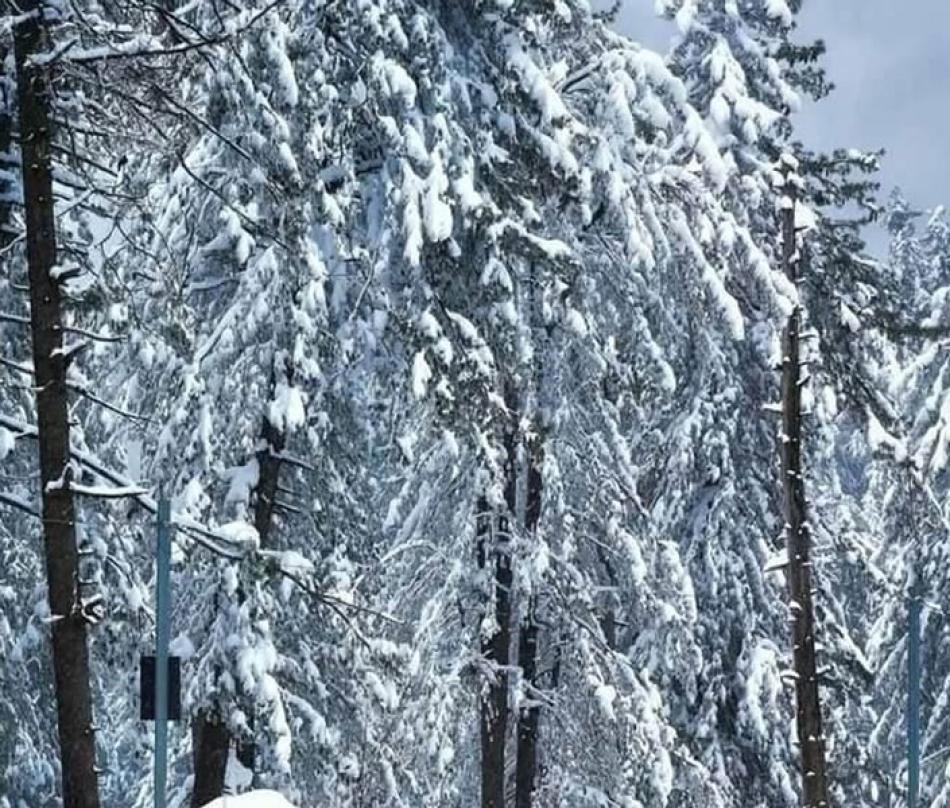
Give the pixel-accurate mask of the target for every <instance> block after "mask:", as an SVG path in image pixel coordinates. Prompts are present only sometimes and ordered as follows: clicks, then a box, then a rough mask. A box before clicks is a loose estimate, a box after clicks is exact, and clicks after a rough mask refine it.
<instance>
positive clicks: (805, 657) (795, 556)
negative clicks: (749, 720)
mask: <svg viewBox="0 0 950 808" xmlns="http://www.w3.org/2000/svg"><path fill="white" fill-rule="evenodd" d="M784 175H785V189H784V190H785V194H786V201H785V205H784V207H783V209H782V239H783V243H782V261H783V264H784V267H785V272H786V273H787V275H788V278H789V280H791V281H792V283H793V284H795V285H796V287H797V285H798V281H799V276H798V265H799V261H800V258H801V257H800V255H799V252H798V247H797V244H796V236H797V234H796V231H795V204H796V195H797V194H796V187H795V185H794V179H795V178H793V176H792V171H791V166H788V165H786V166H785V168H784ZM801 321H802V311H801V306H800V305H798V304H796V306H795V309H794V310H793V311H792V313H791V315H790V316H789V318H788V323H787V324H786V326H785V331H784V333H783V335H782V356H783V360H782V436H781V440H780V453H781V459H782V483H783V488H784V494H785V523H786V524H785V530H786V545H787V550H788V570H787V573H788V596H789V609H790V612H791V625H792V650H793V658H794V666H795V695H796V704H797V713H796V724H797V729H798V743H799V746H800V749H801V756H802V805H803V806H805V808H821V807H823V806H827V805H828V785H827V777H826V770H825V744H824V736H823V735H822V726H821V703H820V700H819V694H818V678H817V664H816V659H815V618H814V608H813V606H812V591H811V588H812V584H811V535H810V530H809V526H808V518H807V510H806V500H805V478H804V475H803V471H802V398H801V391H802V387H803V386H804V385H805V384H806V383H807V377H803V376H802V360H801V324H802V322H801Z"/></svg>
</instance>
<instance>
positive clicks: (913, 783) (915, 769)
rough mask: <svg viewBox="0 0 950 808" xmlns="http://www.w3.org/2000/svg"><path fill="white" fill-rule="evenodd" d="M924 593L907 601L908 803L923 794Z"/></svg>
mask: <svg viewBox="0 0 950 808" xmlns="http://www.w3.org/2000/svg"><path fill="white" fill-rule="evenodd" d="M921 605H922V604H921V601H920V597H919V596H918V595H916V594H913V595H911V598H910V602H909V603H908V604H907V806H908V808H917V805H918V799H919V796H920V611H921Z"/></svg>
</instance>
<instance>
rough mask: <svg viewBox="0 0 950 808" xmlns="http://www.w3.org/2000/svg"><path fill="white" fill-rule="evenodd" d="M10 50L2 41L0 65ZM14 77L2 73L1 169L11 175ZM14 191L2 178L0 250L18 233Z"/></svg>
mask: <svg viewBox="0 0 950 808" xmlns="http://www.w3.org/2000/svg"><path fill="white" fill-rule="evenodd" d="M9 52H10V51H9V47H8V45H7V43H6V42H0V65H4V64H6V61H7V55H8V54H9ZM0 70H2V68H0ZM12 78H13V77H11V76H9V75H7V74H5V73H0V171H4V172H7V173H9V174H10V175H11V176H12V175H13V172H14V170H15V163H14V162H13V160H12V155H11V152H12V149H11V148H10V147H11V145H12V144H13V113H14V110H15V104H14V100H13V99H14V96H15V95H16V82H15V81H13V80H12ZM12 193H13V184H12V183H11V182H10V181H9V180H6V179H2V180H0V250H2V249H5V248H6V247H8V246H9V245H10V243H11V242H12V241H13V237H14V235H16V233H15V231H14V229H13V217H12V215H11V214H12V211H13V205H12V204H11V203H10V202H9V197H10V196H11V195H12Z"/></svg>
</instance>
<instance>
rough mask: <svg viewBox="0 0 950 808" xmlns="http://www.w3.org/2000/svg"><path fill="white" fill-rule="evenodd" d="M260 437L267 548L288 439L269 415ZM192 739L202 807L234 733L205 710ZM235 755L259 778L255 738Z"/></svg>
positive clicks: (259, 520) (260, 515)
mask: <svg viewBox="0 0 950 808" xmlns="http://www.w3.org/2000/svg"><path fill="white" fill-rule="evenodd" d="M272 386H273V385H272ZM261 437H262V440H263V443H264V446H263V448H261V450H260V451H259V452H258V453H257V467H258V476H257V485H256V486H255V487H254V527H255V528H257V533H258V537H259V539H260V546H261V547H262V548H266V547H268V545H269V543H270V531H271V526H272V524H273V517H274V503H275V500H276V497H277V490H278V485H279V482H280V466H281V462H280V453H281V452H282V451H283V449H284V442H285V441H284V433H283V432H281V431H280V430H278V429H276V428H275V427H274V426H273V424H271V422H270V421H269V420H268V419H267V418H265V419H264V425H263V428H262V431H261ZM247 720H248V726H249V727H250V730H251V732H252V733H253V731H254V726H255V723H256V721H255V716H254V710H253V705H252V706H251V707H250V708H249V710H248V715H247ZM192 738H193V742H194V750H195V752H194V765H195V787H194V792H193V797H192V806H193V808H200V806H202V805H204V804H205V803H207V802H210V801H211V800H213V799H217V798H218V797H220V796H221V795H222V793H223V791H224V778H225V771H226V769H227V760H228V751H229V749H230V747H231V734H230V732H229V731H228V728H227V726H226V725H225V724H224V723H223V722H218V721H217V717H216V715H215V714H214V713H208V712H202V713H199V714H198V715H197V716H196V717H195V720H194V723H193V724H192ZM235 754H236V756H237V758H238V760H239V761H240V762H241V765H242V766H244V767H245V768H246V769H249V770H250V771H252V772H254V778H255V780H256V776H257V772H255V771H254V761H255V757H256V754H257V744H256V743H255V742H254V738H253V737H250V738H241V739H238V740H237V741H236V750H235ZM221 761H223V763H222V762H221Z"/></svg>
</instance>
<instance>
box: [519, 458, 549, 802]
mask: <svg viewBox="0 0 950 808" xmlns="http://www.w3.org/2000/svg"><path fill="white" fill-rule="evenodd" d="M540 455H541V452H540V450H537V451H532V450H529V451H528V470H527V485H526V490H525V525H524V527H525V535H526V536H531V535H533V534H534V533H536V531H537V528H538V523H539V522H540V520H541V492H542V488H541V487H542V478H541V456H540ZM535 608H536V602H535V599H534V598H533V597H532V598H531V602H530V603H529V605H528V610H527V613H526V615H525V617H524V619H523V620H522V623H521V631H520V634H519V639H518V663H519V664H520V665H521V675H522V676H523V677H524V682H525V686H526V690H527V691H528V704H527V706H525V707H523V708H522V710H521V713H520V714H519V716H518V761H517V763H518V765H517V770H516V775H515V806H516V808H531V805H532V803H533V802H534V792H535V789H536V787H537V777H538V730H539V725H540V722H541V707H540V705H539V703H538V701H537V698H536V691H537V689H538V687H539V686H540V682H539V681H538V633H539V629H538V622H537V615H536V612H535Z"/></svg>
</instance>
